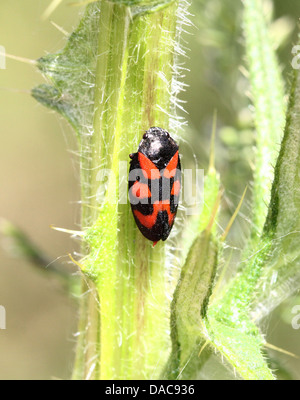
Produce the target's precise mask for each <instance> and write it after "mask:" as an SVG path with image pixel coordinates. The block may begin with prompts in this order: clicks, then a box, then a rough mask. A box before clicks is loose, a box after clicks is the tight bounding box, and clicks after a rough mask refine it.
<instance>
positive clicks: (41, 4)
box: [0, 0, 300, 379]
mask: <svg viewBox="0 0 300 400" xmlns="http://www.w3.org/2000/svg"><path fill="white" fill-rule="evenodd" d="M50 2H51V0H22V1H19V0H1V3H0V45H1V46H4V47H5V49H6V52H7V53H9V54H13V55H17V56H22V57H26V58H29V59H32V60H34V59H37V58H39V57H40V56H42V55H44V54H47V53H49V52H50V53H52V52H55V51H57V50H59V49H61V48H62V47H63V46H64V43H65V41H66V39H65V37H64V35H63V33H62V32H61V31H59V30H58V29H57V28H55V27H54V26H53V24H52V23H51V21H53V22H54V23H55V24H57V25H59V26H61V27H63V28H64V29H65V30H66V31H67V32H72V28H73V27H75V26H76V24H77V22H78V20H79V13H80V12H81V10H82V8H79V7H71V6H70V5H69V3H70V1H69V0H64V1H62V3H61V5H60V6H59V7H58V8H57V9H56V10H55V11H54V12H53V14H52V15H51V16H50V17H49V18H47V19H45V20H44V19H43V18H42V15H43V13H44V11H45V9H46V8H47V6H48V5H49V4H50ZM272 4H274V7H272ZM264 6H265V12H266V15H267V16H268V17H269V18H271V17H272V16H273V18H274V20H275V22H274V23H273V24H272V26H271V34H272V37H273V43H274V46H276V47H277V48H278V55H279V57H280V63H281V66H282V71H283V74H284V77H285V79H286V83H287V89H288V84H289V77H290V75H291V66H290V62H291V59H292V56H291V48H292V46H293V44H295V43H296V37H297V21H298V19H299V17H300V3H299V1H297V0H286V1H284V2H283V1H280V0H275V1H274V2H273V3H272V2H270V1H264ZM241 10H242V3H241V2H240V1H232V0H210V1H205V0H193V1H192V6H191V8H190V12H191V14H192V15H191V21H192V22H193V26H192V27H189V28H188V31H189V32H190V34H185V35H184V39H185V41H186V43H184V46H185V47H187V49H188V50H187V58H186V59H185V66H186V68H187V70H186V71H185V73H184V75H185V78H184V80H185V82H186V83H187V84H188V85H189V87H188V88H187V89H186V92H184V93H182V95H181V98H182V99H183V100H184V101H186V104H185V109H186V111H187V113H186V114H184V115H185V118H186V120H187V121H188V126H187V128H186V131H185V137H184V139H185V141H186V145H184V144H183V148H182V152H183V153H184V154H185V153H187V152H188V151H190V150H189V148H192V149H193V151H194V152H195V155H196V156H197V159H198V165H199V167H200V168H206V166H207V160H208V151H209V150H208V149H209V142H210V134H211V124H212V116H213V113H214V110H215V109H216V110H217V112H218V133H217V143H216V147H217V168H218V170H219V171H221V172H222V182H223V184H224V186H225V188H226V195H225V199H224V201H223V209H224V213H223V214H224V215H223V219H224V226H225V225H226V221H228V218H229V216H230V215H231V214H232V213H233V211H234V209H235V207H236V205H237V203H238V201H239V198H240V196H241V194H242V192H243V190H244V188H245V186H246V185H247V184H248V183H249V181H251V167H250V166H251V162H252V160H253V138H254V135H253V126H252V114H251V112H252V110H251V107H249V104H250V100H249V86H248V82H247V79H246V77H245V75H246V73H245V66H246V64H245V59H244V49H243V36H242V31H241ZM41 82H43V79H42V77H41V76H40V74H39V73H38V72H37V71H36V70H35V68H34V67H33V66H32V65H28V64H25V63H21V62H17V61H14V60H10V59H7V60H6V69H5V70H0V118H1V119H0V120H1V145H0V187H1V196H0V218H5V219H7V220H9V221H11V222H13V223H14V224H16V225H17V226H18V227H20V228H21V229H22V230H23V231H25V232H26V233H27V234H28V236H29V238H30V239H31V240H32V241H33V242H34V243H35V244H36V245H37V246H39V247H40V249H42V251H43V252H44V253H45V255H46V257H48V258H49V261H50V262H52V261H53V262H58V263H60V264H61V265H63V266H65V267H67V268H68V267H69V268H70V270H71V272H74V271H75V270H76V269H75V268H72V267H71V266H70V260H69V257H68V253H71V252H73V251H76V249H77V250H78V243H76V242H75V241H74V240H72V239H71V238H70V237H69V235H67V234H64V233H61V232H56V231H54V230H52V229H50V225H52V224H53V225H55V226H59V227H64V228H69V229H79V222H80V206H79V200H80V193H79V174H78V159H77V157H76V143H75V141H74V138H73V135H72V132H71V129H70V127H69V126H68V125H67V124H66V123H65V121H64V120H63V119H62V118H61V117H59V116H57V115H56V114H54V113H52V112H50V111H49V110H47V109H45V108H44V107H42V106H41V105H39V104H37V103H36V101H35V100H34V99H32V98H31V96H30V89H31V88H32V87H34V86H36V85H37V84H39V83H41ZM249 201H250V194H248V198H247V200H246V202H245V204H244V206H243V209H242V213H241V214H240V216H239V217H238V219H237V221H236V223H235V226H234V229H233V230H232V232H231V233H230V235H229V238H228V240H229V244H230V246H231V247H232V248H233V249H234V252H235V253H236V255H237V256H238V254H239V250H240V249H241V247H242V245H243V242H244V240H245V238H246V235H247V232H248V230H249V222H248V220H247V217H248V216H249V215H250V202H249ZM0 240H1V247H0V305H3V306H4V307H5V309H6V313H7V316H6V317H7V321H6V323H7V329H6V330H0V352H1V359H0V379H53V378H54V379H56V378H57V379H65V378H69V377H70V373H71V368H72V360H73V355H74V345H75V336H74V334H75V333H76V318H77V304H76V301H75V300H74V299H72V298H71V297H70V296H68V294H67V293H66V292H65V291H64V288H63V286H62V285H61V284H60V282H57V281H56V280H55V279H53V277H52V276H49V277H48V276H47V274H46V273H38V272H37V269H36V268H34V267H33V266H32V265H31V263H30V262H28V261H26V260H24V259H22V258H20V257H17V255H16V254H15V252H14V251H9V249H10V246H9V242H8V241H7V238H5V237H3V236H2V237H1V238H0ZM295 304H300V298H298V297H294V298H293V299H291V300H289V301H287V302H286V303H285V304H283V305H281V306H280V307H279V308H278V309H277V310H275V311H274V312H273V313H272V315H271V316H270V317H268V319H267V320H265V321H264V322H263V328H264V331H265V332H267V333H268V334H267V337H266V339H267V341H268V342H269V343H271V344H273V345H276V346H279V347H281V348H283V349H285V350H288V351H290V352H293V353H295V354H298V355H299V356H300V341H299V338H300V330H295V329H292V326H291V320H292V318H293V316H294V315H293V314H292V313H291V309H292V306H293V305H295ZM271 354H272V355H273V356H274V358H276V359H278V360H279V363H277V362H276V364H275V363H274V367H275V368H279V369H280V370H281V371H282V372H281V377H282V378H294V379H299V378H300V362H299V360H298V359H296V358H292V357H290V356H288V355H282V354H280V353H277V352H276V353H275V352H272V353H271Z"/></svg>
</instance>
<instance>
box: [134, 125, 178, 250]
mask: <svg viewBox="0 0 300 400" xmlns="http://www.w3.org/2000/svg"><path fill="white" fill-rule="evenodd" d="M129 157H130V158H131V162H130V169H129V183H128V189H129V199H130V203H131V208H132V212H133V216H134V219H135V222H136V224H137V226H138V228H139V230H140V231H141V233H142V234H143V235H144V236H145V237H146V238H147V239H149V240H151V241H153V246H155V244H156V243H157V242H158V241H159V240H166V239H167V237H168V236H169V234H170V232H171V229H172V226H173V224H174V220H175V216H176V212H177V208H178V200H179V194H180V187H181V166H180V157H179V152H178V145H177V143H176V142H175V140H174V139H172V138H171V136H170V134H169V132H167V131H166V130H164V129H162V128H158V127H152V128H150V129H148V130H147V131H146V132H145V134H144V136H143V139H142V140H141V142H140V144H139V147H138V151H137V153H133V154H130V156H129Z"/></svg>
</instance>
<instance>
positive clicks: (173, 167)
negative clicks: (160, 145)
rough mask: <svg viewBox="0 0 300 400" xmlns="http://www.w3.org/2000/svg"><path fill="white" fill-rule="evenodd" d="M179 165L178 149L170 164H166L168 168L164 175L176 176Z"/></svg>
mask: <svg viewBox="0 0 300 400" xmlns="http://www.w3.org/2000/svg"><path fill="white" fill-rule="evenodd" d="M177 165H178V151H176V153H175V154H174V156H173V157H172V158H171V160H170V161H169V164H168V165H167V166H166V169H165V170H164V177H165V178H174V176H175V174H176V168H177Z"/></svg>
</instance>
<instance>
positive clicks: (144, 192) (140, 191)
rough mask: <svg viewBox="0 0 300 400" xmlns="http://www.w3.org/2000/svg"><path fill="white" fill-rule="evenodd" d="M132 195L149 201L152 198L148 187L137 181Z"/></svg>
mask: <svg viewBox="0 0 300 400" xmlns="http://www.w3.org/2000/svg"><path fill="white" fill-rule="evenodd" d="M132 194H133V195H134V196H135V197H138V198H139V199H147V198H149V197H151V192H150V190H149V187H148V185H146V184H145V183H141V182H138V181H136V182H135V183H134V184H133V186H132Z"/></svg>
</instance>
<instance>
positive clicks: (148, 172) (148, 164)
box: [138, 152, 160, 179]
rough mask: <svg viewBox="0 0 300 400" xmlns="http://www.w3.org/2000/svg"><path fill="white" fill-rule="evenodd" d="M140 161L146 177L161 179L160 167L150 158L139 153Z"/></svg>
mask: <svg viewBox="0 0 300 400" xmlns="http://www.w3.org/2000/svg"><path fill="white" fill-rule="evenodd" d="M138 154H139V155H138V158H139V163H140V166H141V169H142V171H143V174H144V177H145V178H147V179H159V178H160V172H159V169H158V168H157V167H156V166H155V165H154V164H153V162H152V161H150V160H149V158H148V157H146V156H145V155H144V154H143V153H140V152H139V153H138Z"/></svg>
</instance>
